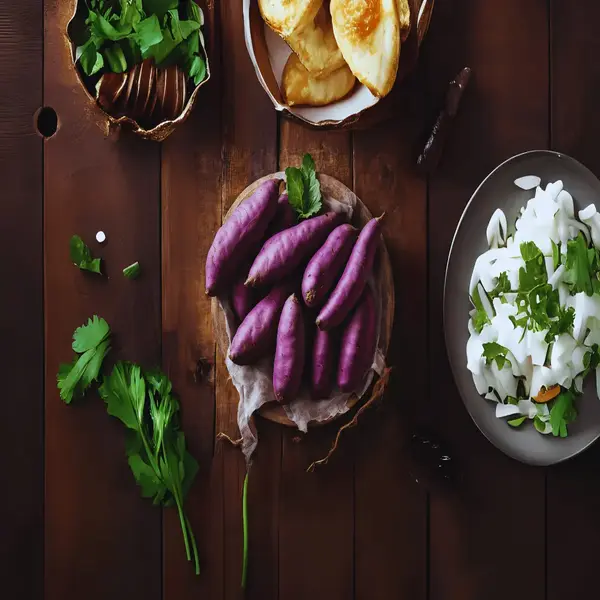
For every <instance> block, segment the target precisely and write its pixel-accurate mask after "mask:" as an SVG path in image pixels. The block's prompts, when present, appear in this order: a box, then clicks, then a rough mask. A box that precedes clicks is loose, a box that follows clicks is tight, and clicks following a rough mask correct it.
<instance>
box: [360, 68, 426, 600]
mask: <svg viewBox="0 0 600 600" xmlns="http://www.w3.org/2000/svg"><path fill="white" fill-rule="evenodd" d="M422 88H423V84H422V81H421V80H419V79H417V78H415V77H413V78H411V80H410V81H406V82H404V85H403V86H402V88H401V89H399V90H398V92H397V93H398V97H397V99H396V100H395V104H396V110H395V113H396V114H397V117H396V118H394V119H393V120H390V121H389V122H387V123H383V124H382V125H380V126H379V127H377V128H375V129H372V130H369V131H364V132H363V131H360V132H356V133H355V134H354V182H355V191H356V193H357V194H358V196H359V197H360V198H361V199H362V200H363V202H365V203H366V204H367V206H368V207H369V208H370V210H371V212H372V213H373V214H374V215H380V214H382V213H383V212H385V213H386V216H385V220H384V227H383V235H384V238H385V241H386V245H387V248H388V251H389V253H390V258H391V261H392V268H393V273H394V278H395V291H396V314H395V321H394V333H393V335H392V345H391V347H390V350H389V353H388V364H389V365H390V366H393V367H394V369H395V370H394V373H393V375H392V379H391V384H390V387H389V389H388V391H387V393H386V395H385V397H384V400H383V407H382V408H381V409H380V410H378V411H375V412H374V413H372V414H371V415H368V418H367V419H365V422H364V423H363V424H362V426H361V428H360V431H359V432H358V433H357V443H356V446H357V448H356V467H355V478H356V481H355V515H356V516H355V521H356V525H355V539H356V566H355V570H356V575H355V579H356V598H357V599H360V600H362V599H364V600H368V599H370V598H401V597H406V598H414V599H415V600H417V599H419V598H425V594H426V588H427V569H426V566H427V564H426V560H427V550H426V533H427V504H426V495H425V493H424V492H423V489H422V488H420V487H418V486H417V484H416V483H415V482H414V481H411V479H410V476H409V467H410V465H409V464H408V463H407V460H406V457H405V452H404V449H405V447H406V446H407V444H408V437H409V434H410V431H411V420H412V419H411V413H412V412H414V405H415V403H418V402H419V399H420V398H419V395H416V396H415V395H413V394H412V393H409V394H407V383H408V381H413V382H421V381H424V380H425V377H426V365H427V360H426V356H427V348H426V343H427V340H426V337H425V335H424V332H425V331H426V328H427V327H426V322H427V303H426V298H427V213H426V209H427V197H426V186H425V181H424V180H423V179H422V178H420V177H419V175H417V174H416V172H415V167H414V148H415V145H416V144H417V143H418V139H419V136H420V135H421V132H422V129H423V114H424V112H425V111H424V110H423V107H422V96H423V91H422ZM409 387H410V388H411V389H413V390H414V384H413V385H409Z"/></svg>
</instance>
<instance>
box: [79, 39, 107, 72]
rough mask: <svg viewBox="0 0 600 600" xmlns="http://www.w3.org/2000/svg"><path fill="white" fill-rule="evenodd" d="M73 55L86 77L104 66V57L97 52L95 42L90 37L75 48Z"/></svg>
mask: <svg viewBox="0 0 600 600" xmlns="http://www.w3.org/2000/svg"><path fill="white" fill-rule="evenodd" d="M75 56H76V58H77V60H79V64H80V65H81V68H82V69H83V72H84V73H85V74H86V75H87V76H88V77H91V76H92V75H95V74H96V73H98V71H100V69H102V67H104V58H103V57H102V54H100V52H98V50H97V48H96V44H95V43H94V40H93V39H91V38H90V39H89V40H88V41H87V42H86V43H85V44H84V45H83V46H80V47H79V48H77V50H76V52H75Z"/></svg>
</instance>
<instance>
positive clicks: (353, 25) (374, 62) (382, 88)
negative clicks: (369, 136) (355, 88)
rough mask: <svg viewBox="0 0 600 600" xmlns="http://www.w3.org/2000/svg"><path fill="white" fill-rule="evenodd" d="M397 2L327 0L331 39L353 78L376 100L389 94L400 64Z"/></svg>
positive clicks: (392, 0) (391, 0) (394, 0)
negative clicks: (331, 29) (329, 0)
mask: <svg viewBox="0 0 600 600" xmlns="http://www.w3.org/2000/svg"><path fill="white" fill-rule="evenodd" d="M397 2H398V0H331V17H332V21H333V32H334V34H335V39H336V41H337V43H338V46H339V47H340V50H341V51H342V56H343V57H344V59H345V60H346V62H347V63H348V66H349V67H350V69H351V70H352V72H353V73H354V75H355V77H356V78H357V79H358V80H359V81H360V82H361V83H363V84H364V85H366V86H367V87H368V88H369V90H371V92H372V93H373V94H374V95H375V96H379V97H383V96H385V95H386V94H388V93H389V91H390V90H391V89H392V86H393V85H394V81H395V80H396V73H397V72H398V62H399V60H400V22H399V20H398V12H397V11H398V8H397V5H396V3H397Z"/></svg>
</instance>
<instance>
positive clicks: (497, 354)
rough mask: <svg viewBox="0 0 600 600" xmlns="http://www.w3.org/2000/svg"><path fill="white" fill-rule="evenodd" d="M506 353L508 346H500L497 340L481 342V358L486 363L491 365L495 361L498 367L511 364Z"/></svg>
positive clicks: (501, 367)
mask: <svg viewBox="0 0 600 600" xmlns="http://www.w3.org/2000/svg"><path fill="white" fill-rule="evenodd" d="M507 354H508V348H505V347H504V346H501V345H500V344H498V342H486V343H485V344H483V358H485V362H486V364H487V365H491V364H492V362H494V361H496V365H498V368H499V369H503V368H504V366H505V365H508V366H509V367H510V366H511V362H510V360H509V359H508V358H506V355H507Z"/></svg>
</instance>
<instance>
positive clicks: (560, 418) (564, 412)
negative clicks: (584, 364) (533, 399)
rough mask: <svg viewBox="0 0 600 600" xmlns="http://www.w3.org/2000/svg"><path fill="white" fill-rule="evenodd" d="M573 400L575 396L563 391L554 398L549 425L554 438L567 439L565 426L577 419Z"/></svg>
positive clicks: (568, 391)
mask: <svg viewBox="0 0 600 600" xmlns="http://www.w3.org/2000/svg"><path fill="white" fill-rule="evenodd" d="M574 400H575V394H574V393H573V392H572V391H571V390H563V391H562V392H561V393H560V394H559V395H558V396H557V397H556V400H555V401H554V404H553V405H552V408H551V409H550V425H551V427H552V435H554V436H555V437H559V436H560V437H563V438H564V437H567V435H568V432H567V425H568V424H569V423H572V422H573V421H574V420H575V418H576V417H577V410H576V409H575V403H574Z"/></svg>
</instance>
